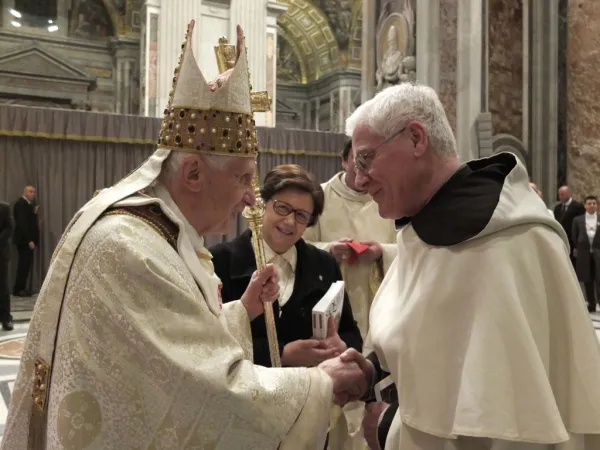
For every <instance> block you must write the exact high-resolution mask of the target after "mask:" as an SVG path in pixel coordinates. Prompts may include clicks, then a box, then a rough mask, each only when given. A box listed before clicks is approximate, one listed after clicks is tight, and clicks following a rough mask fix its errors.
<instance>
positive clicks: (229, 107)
mask: <svg viewBox="0 0 600 450" xmlns="http://www.w3.org/2000/svg"><path fill="white" fill-rule="evenodd" d="M193 31H194V21H191V22H190V24H189V25H188V29H187V33H186V37H185V42H184V43H183V45H182V46H181V49H182V52H181V57H180V58H179V64H178V66H177V68H176V69H175V74H174V77H173V89H172V91H171V93H170V95H169V105H168V106H167V108H166V109H165V116H164V119H163V122H162V127H161V130H160V136H159V138H158V145H159V147H161V148H166V149H169V150H175V151H186V152H195V153H205V154H209V155H227V156H244V157H256V155H257V153H258V142H257V140H256V128H255V124H254V120H253V119H252V103H251V92H250V89H251V87H250V74H249V72H248V58H247V53H246V46H245V43H244V41H245V40H244V35H243V32H242V30H241V28H240V27H238V39H237V61H236V63H235V66H234V67H233V69H232V70H231V73H230V74H229V77H228V78H227V79H226V80H225V81H223V82H222V84H221V85H219V87H217V88H216V89H215V90H214V91H213V90H212V89H211V87H210V86H209V85H208V83H207V82H206V79H205V78H204V75H203V74H202V72H201V71H200V68H199V67H198V64H197V63H196V58H195V57H194V53H193V51H192V34H193Z"/></svg>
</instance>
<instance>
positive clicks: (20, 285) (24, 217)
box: [13, 186, 40, 297]
mask: <svg viewBox="0 0 600 450" xmlns="http://www.w3.org/2000/svg"><path fill="white" fill-rule="evenodd" d="M35 194H36V192H35V188H34V187H33V186H26V187H25V189H24V190H23V196H22V197H21V198H19V199H18V200H17V201H16V202H15V204H14V206H13V215H14V219H15V233H14V241H15V245H16V246H17V252H18V255H19V257H18V263H17V276H16V278H15V286H14V289H13V295H15V296H17V297H29V296H31V295H32V292H31V290H30V289H28V288H27V280H28V278H29V274H30V273H31V266H32V264H33V252H34V250H35V249H36V247H37V246H38V244H39V239H40V232H39V228H38V216H37V214H38V210H39V206H38V205H37V204H36V203H35Z"/></svg>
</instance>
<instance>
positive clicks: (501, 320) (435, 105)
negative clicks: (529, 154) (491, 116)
mask: <svg viewBox="0 0 600 450" xmlns="http://www.w3.org/2000/svg"><path fill="white" fill-rule="evenodd" d="M347 132H348V133H349V134H351V135H352V141H353V148H354V152H355V163H356V168H357V178H356V182H357V184H358V185H359V186H363V187H364V188H366V189H367V190H368V192H369V194H371V195H372V196H373V198H374V199H375V201H376V202H377V204H378V206H379V213H380V215H381V216H382V217H387V218H393V219H396V220H397V222H396V226H397V228H398V253H399V254H402V258H397V259H396V260H395V262H394V263H393V264H392V267H391V268H390V270H389V272H388V274H387V276H386V278H385V279H384V281H383V283H382V285H381V288H380V289H379V292H378V294H377V296H376V298H375V299H374V302H373V305H372V307H371V317H370V319H371V320H370V323H371V328H370V336H371V343H372V345H373V349H374V352H373V353H372V354H371V355H369V356H368V359H366V360H365V359H364V357H362V356H361V355H360V354H359V353H357V352H352V351H348V352H347V353H345V354H344V355H343V359H344V360H346V361H350V360H356V361H361V366H362V367H363V370H364V372H365V375H366V378H367V379H369V380H371V381H372V385H373V386H374V387H375V389H374V390H375V394H379V397H380V398H377V397H376V398H377V399H378V400H380V401H379V402H373V403H369V404H368V406H367V412H366V416H365V418H364V421H363V427H364V434H365V437H366V438H367V441H368V442H369V445H370V447H371V448H372V449H378V448H381V449H385V450H417V449H418V450H475V449H478V450H479V449H485V450H551V449H552V450H597V449H600V382H599V380H600V346H599V343H598V340H597V337H596V335H595V333H594V329H593V327H592V324H591V323H590V319H589V316H588V314H587V311H586V308H585V306H584V302H583V299H582V293H581V289H580V288H579V284H578V282H577V279H576V278H575V274H574V272H573V271H572V270H571V268H570V261H569V245H568V240H567V237H566V236H565V233H564V231H563V230H562V228H561V227H560V225H559V224H558V223H557V222H556V221H555V220H554V219H553V218H551V217H550V216H549V215H548V212H547V211H546V208H545V206H544V204H543V203H542V202H540V200H539V197H538V196H537V194H536V193H535V192H533V191H532V190H531V188H530V187H529V180H528V177H527V171H526V170H525V167H524V166H523V165H522V164H521V162H520V161H519V159H518V158H517V157H516V156H515V155H513V154H510V153H501V154H498V155H495V156H492V157H490V158H486V159H480V160H475V161H471V162H468V163H466V164H461V163H460V162H459V158H458V154H457V148H456V141H455V139H454V136H453V134H452V130H451V128H450V125H449V124H448V120H447V118H446V115H445V113H444V109H443V107H442V105H441V103H440V101H439V99H438V97H437V95H436V93H435V92H434V90H433V89H431V88H429V87H425V86H415V85H412V84H402V85H399V86H395V87H392V88H389V89H387V90H384V91H382V92H381V93H380V94H378V95H377V96H376V97H375V98H373V99H372V100H370V101H368V102H366V103H365V104H363V105H362V106H360V107H359V108H358V109H357V110H356V111H355V112H354V114H353V115H352V116H351V117H350V118H349V119H348V121H347ZM380 380H381V381H380ZM390 382H392V383H393V384H392V388H390V387H388V388H386V387H385V386H386V385H388V383H390ZM393 388H395V392H390V391H393V390H394V389H393ZM394 399H395V400H394ZM386 400H387V401H386Z"/></svg>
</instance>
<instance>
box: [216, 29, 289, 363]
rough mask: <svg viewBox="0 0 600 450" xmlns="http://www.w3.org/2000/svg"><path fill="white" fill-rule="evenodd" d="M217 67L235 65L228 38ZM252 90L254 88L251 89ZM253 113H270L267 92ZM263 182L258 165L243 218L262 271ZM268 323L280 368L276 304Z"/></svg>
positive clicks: (268, 307) (268, 310) (256, 97)
mask: <svg viewBox="0 0 600 450" xmlns="http://www.w3.org/2000/svg"><path fill="white" fill-rule="evenodd" d="M215 55H216V57H217V65H218V67H219V73H223V72H225V71H227V70H229V69H232V68H233V67H234V66H235V61H236V59H237V58H236V57H237V53H236V48H235V46H233V45H229V44H228V41H227V39H226V38H221V39H219V45H218V46H217V47H215ZM251 88H252V87H251ZM251 98H252V101H251V103H252V111H253V112H266V111H270V110H271V99H270V98H269V94H268V92H265V91H261V92H252V94H251ZM259 184H260V181H259V176H258V163H257V165H256V172H255V176H254V179H253V180H252V186H253V187H254V192H255V194H256V203H255V204H254V205H253V206H248V207H246V208H245V209H244V212H243V213H242V215H243V216H244V218H245V219H246V220H247V221H248V226H249V227H250V230H252V247H253V249H254V258H255V259H256V269H257V270H258V271H260V270H262V269H263V267H264V266H265V265H266V263H267V261H266V257H265V248H264V243H263V239H262V222H263V216H264V214H265V204H264V202H263V200H262V198H261V196H260V187H259ZM265 324H266V327H267V340H268V342H269V353H270V356H271V366H273V367H281V358H280V356H279V344H278V341H277V329H276V328H275V316H274V314H273V305H272V304H271V303H266V304H265Z"/></svg>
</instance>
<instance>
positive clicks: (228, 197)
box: [207, 157, 256, 233]
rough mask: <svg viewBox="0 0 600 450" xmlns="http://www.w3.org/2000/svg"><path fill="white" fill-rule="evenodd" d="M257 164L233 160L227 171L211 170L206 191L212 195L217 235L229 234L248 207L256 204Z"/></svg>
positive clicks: (246, 160) (247, 159) (249, 160)
mask: <svg viewBox="0 0 600 450" xmlns="http://www.w3.org/2000/svg"><path fill="white" fill-rule="evenodd" d="M255 170H256V164H255V162H254V159H252V158H236V157H232V161H231V163H230V164H228V165H227V167H226V169H225V170H212V171H210V172H209V174H208V176H207V189H208V192H209V193H211V198H212V201H211V203H210V204H211V205H212V206H213V208H214V210H213V211H214V217H215V222H217V223H219V225H218V226H217V227H216V228H215V230H214V232H215V233H228V232H229V231H231V228H232V225H233V223H235V221H236V220H237V216H238V214H240V213H241V212H242V211H243V210H244V208H245V207H246V206H251V205H254V203H255V202H256V197H255V195H254V190H253V188H252V179H253V177H254V172H255Z"/></svg>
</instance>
